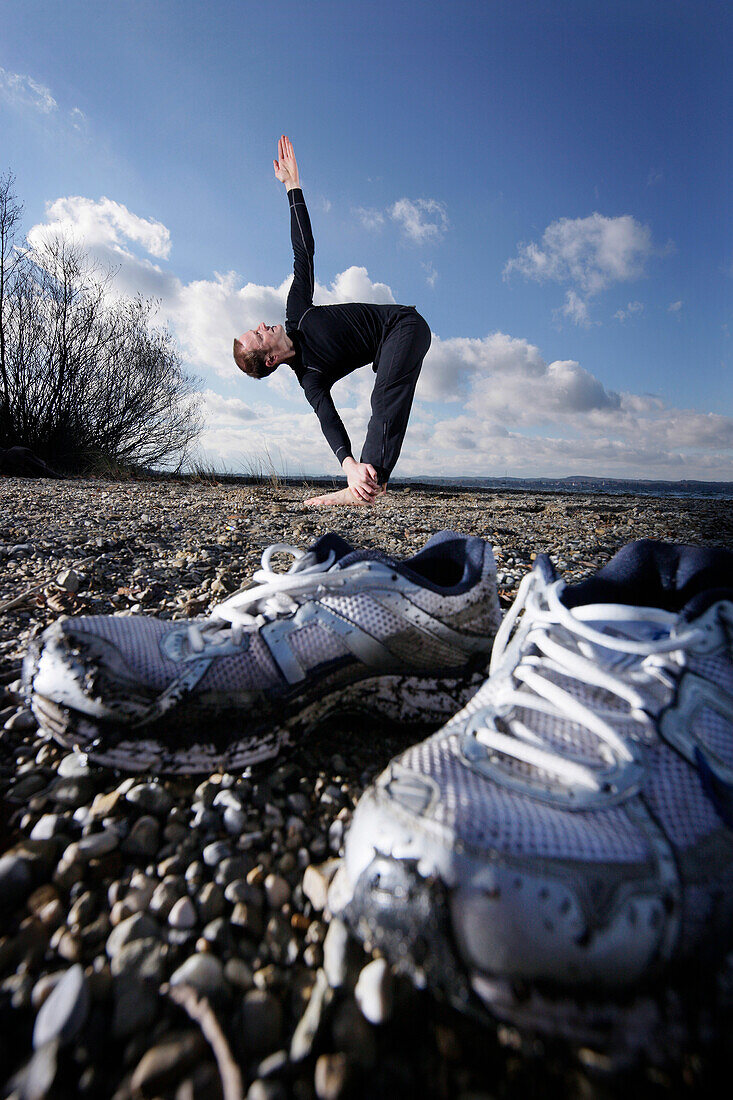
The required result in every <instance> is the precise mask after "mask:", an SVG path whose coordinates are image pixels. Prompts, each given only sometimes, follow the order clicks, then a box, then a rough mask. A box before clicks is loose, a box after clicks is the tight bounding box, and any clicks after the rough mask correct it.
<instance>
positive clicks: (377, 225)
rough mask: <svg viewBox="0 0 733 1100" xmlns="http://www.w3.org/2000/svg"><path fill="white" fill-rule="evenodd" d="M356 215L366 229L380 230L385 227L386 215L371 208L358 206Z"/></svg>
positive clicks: (355, 211)
mask: <svg viewBox="0 0 733 1100" xmlns="http://www.w3.org/2000/svg"><path fill="white" fill-rule="evenodd" d="M354 213H355V214H356V216H357V217H358V219H359V221H360V222H361V224H362V225H363V226H364V228H365V229H371V230H379V229H382V228H383V227H384V214H383V213H382V211H381V210H375V209H373V208H371V207H366V206H357V207H356V209H355V210H354Z"/></svg>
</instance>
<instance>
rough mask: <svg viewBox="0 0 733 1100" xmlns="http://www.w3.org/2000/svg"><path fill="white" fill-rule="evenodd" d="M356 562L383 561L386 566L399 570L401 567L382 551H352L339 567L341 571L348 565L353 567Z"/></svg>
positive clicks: (342, 559)
mask: <svg viewBox="0 0 733 1100" xmlns="http://www.w3.org/2000/svg"><path fill="white" fill-rule="evenodd" d="M355 561H381V562H384V564H385V565H389V566H392V568H398V566H399V563H397V562H395V561H394V560H393V559H392V558H390V557H389V556H388V555H387V554H384V553H383V552H382V551H381V550H352V552H351V553H350V554H346V555H345V556H344V557H343V558H341V560H340V561H339V563H338V567H339V569H346V567H347V565H353V564H354V562H355Z"/></svg>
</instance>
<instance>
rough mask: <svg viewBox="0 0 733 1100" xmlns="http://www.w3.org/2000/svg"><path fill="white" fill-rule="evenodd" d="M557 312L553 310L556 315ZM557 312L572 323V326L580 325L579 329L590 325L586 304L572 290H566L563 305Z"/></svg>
mask: <svg viewBox="0 0 733 1100" xmlns="http://www.w3.org/2000/svg"><path fill="white" fill-rule="evenodd" d="M557 312H558V311H557V310H555V313H556V314H557ZM559 312H560V313H561V314H562V316H563V317H567V318H568V320H570V321H572V322H573V324H574V325H580V327H581V328H588V327H589V325H590V323H591V322H590V316H589V314H588V304H587V302H584V301H583V299H582V298H581V297H580V295H579V294H577V293H576V291H574V290H568V292H567V293H566V295H565V305H564V306H563V307H562V309H561V310H560V311H559Z"/></svg>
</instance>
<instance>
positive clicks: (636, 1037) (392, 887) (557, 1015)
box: [329, 854, 687, 1069]
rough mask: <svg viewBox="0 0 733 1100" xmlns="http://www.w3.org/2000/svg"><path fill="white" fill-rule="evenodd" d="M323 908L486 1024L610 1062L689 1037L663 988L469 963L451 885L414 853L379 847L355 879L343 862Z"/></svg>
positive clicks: (660, 1050) (657, 1055)
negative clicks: (624, 993)
mask: <svg viewBox="0 0 733 1100" xmlns="http://www.w3.org/2000/svg"><path fill="white" fill-rule="evenodd" d="M329 908H330V910H331V912H332V914H333V915H335V916H337V917H339V918H340V919H341V920H343V921H344V923H345V924H346V925H347V926H348V927H349V929H350V930H351V932H352V933H353V934H354V935H355V937H356V938H357V939H358V940H360V941H361V942H362V943H363V944H364V946H365V947H366V949H367V950H369V951H374V950H375V949H376V950H377V951H378V952H379V953H380V954H382V955H384V956H385V958H387V959H388V960H389V962H390V963H391V964H392V966H393V968H394V969H395V970H396V971H397V972H398V973H400V974H404V975H406V976H407V977H408V978H409V979H410V980H411V981H412V982H413V984H414V985H415V986H417V987H418V988H420V989H424V988H427V989H429V990H430V991H431V992H432V993H435V994H436V995H438V996H439V997H441V998H443V999H444V1000H447V1001H448V1002H450V1003H451V1004H452V1005H453V1006H454V1007H455V1008H457V1009H458V1010H459V1011H461V1012H463V1013H466V1014H468V1015H469V1016H473V1017H474V1018H477V1019H479V1020H482V1021H483V1022H484V1023H487V1022H494V1023H496V1022H497V1021H498V1022H500V1023H503V1024H509V1025H511V1026H512V1027H515V1028H516V1029H517V1030H518V1031H519V1032H520V1033H522V1034H525V1035H529V1036H533V1037H534V1036H537V1035H540V1036H542V1037H547V1038H552V1039H560V1040H562V1041H564V1042H567V1043H569V1044H571V1045H573V1046H575V1047H579V1048H591V1050H593V1051H597V1052H599V1053H601V1054H603V1055H604V1056H605V1057H606V1058H610V1059H612V1060H613V1063H614V1065H613V1068H614V1069H618V1068H623V1067H627V1066H630V1065H632V1064H634V1063H635V1062H636V1061H638V1060H639V1059H640V1058H642V1057H645V1058H653V1059H661V1060H662V1061H668V1060H669V1057H670V1050H674V1049H680V1048H681V1046H682V1044H683V1043H684V1041H685V1039H686V1037H687V1034H686V1027H685V1024H684V1023H683V1014H682V1008H681V1002H680V1001H678V1000H677V999H676V998H675V997H674V995H670V991H669V989H664V988H663V987H659V988H658V989H656V991H655V990H648V989H647V990H645V991H644V992H642V993H636V994H630V995H629V997H628V998H626V999H618V995H617V996H616V998H614V995H613V994H612V993H609V995H608V997H607V998H604V999H603V1000H599V999H594V997H593V994H592V993H588V992H586V994H585V995H584V994H583V993H582V992H579V993H578V995H577V996H573V995H572V994H569V993H568V990H567V989H564V990H557V991H549V992H548V991H547V990H545V989H540V988H538V987H536V986H533V985H531V984H529V983H525V982H511V981H508V980H506V979H500V978H494V977H491V976H489V975H487V974H484V973H481V972H480V971H478V970H474V969H472V968H470V967H468V966H467V965H466V964H465V963H464V961H463V960H462V958H461V956H460V953H459V951H458V948H457V946H456V941H455V937H454V934H453V925H452V919H451V906H450V892H449V890H448V889H447V887H446V885H445V884H444V883H443V882H442V880H441V879H440V878H439V877H437V876H429V877H425V876H423V875H421V874H420V873H419V872H418V870H417V860H412V859H397V858H394V857H392V856H384V855H379V854H377V855H375V857H374V859H373V860H372V861H371V863H370V864H369V865H368V866H367V867H366V868H365V869H364V870H363V871H362V873H361V874H360V876H359V877H358V879H357V881H356V882H355V883H351V882H350V881H349V879H348V876H347V874H346V868H345V865H343V864H342V867H341V869H340V870H339V872H338V874H337V876H336V879H335V880H334V882H333V884H332V887H331V892H330V894H329ZM596 996H597V995H596Z"/></svg>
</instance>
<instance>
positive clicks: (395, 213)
mask: <svg viewBox="0 0 733 1100" xmlns="http://www.w3.org/2000/svg"><path fill="white" fill-rule="evenodd" d="M389 215H390V217H391V218H392V220H393V221H395V222H397V224H398V225H399V226H400V228H401V229H402V232H403V233H404V234H405V236H406V237H407V238H408V239H409V240H411V241H413V242H414V243H415V244H426V243H427V242H428V241H435V240H437V239H438V238H439V237H441V236H442V235H443V233H445V231H446V229H447V228H448V215H447V214H446V212H445V204H444V203H442V202H438V200H437V199H398V201H397V202H396V203H394V204H393V205H392V206H391V207H390V209H389Z"/></svg>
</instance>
